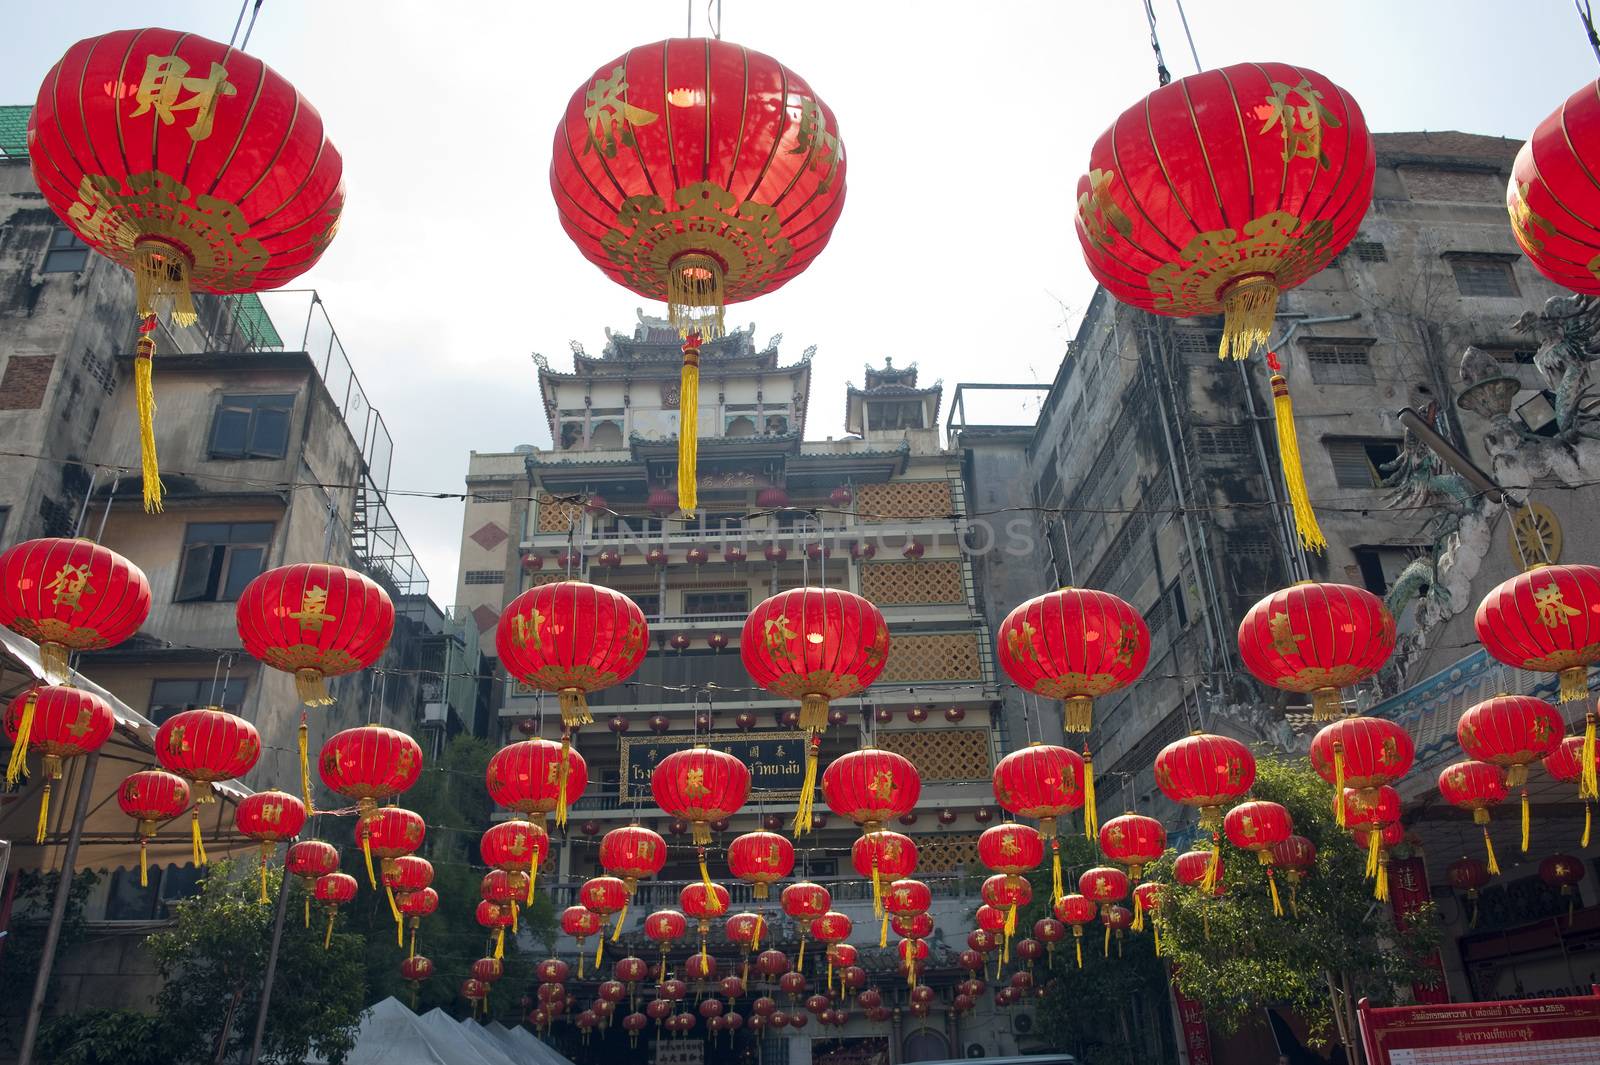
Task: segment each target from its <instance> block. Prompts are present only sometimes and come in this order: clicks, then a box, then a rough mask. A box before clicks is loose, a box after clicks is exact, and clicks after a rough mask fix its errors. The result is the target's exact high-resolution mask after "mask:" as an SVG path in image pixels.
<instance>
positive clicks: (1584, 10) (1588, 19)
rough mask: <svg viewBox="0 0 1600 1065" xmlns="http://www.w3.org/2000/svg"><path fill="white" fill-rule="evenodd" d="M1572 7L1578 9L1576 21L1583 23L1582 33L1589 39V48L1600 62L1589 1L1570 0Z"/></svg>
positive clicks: (1598, 44)
mask: <svg viewBox="0 0 1600 1065" xmlns="http://www.w3.org/2000/svg"><path fill="white" fill-rule="evenodd" d="M1572 3H1573V6H1574V7H1576V8H1577V9H1578V21H1580V22H1582V23H1583V32H1584V34H1585V35H1586V36H1587V37H1588V38H1589V47H1590V48H1591V49H1593V50H1594V57H1595V59H1597V60H1600V34H1597V33H1595V29H1594V10H1593V9H1592V7H1591V6H1590V4H1589V0H1572Z"/></svg>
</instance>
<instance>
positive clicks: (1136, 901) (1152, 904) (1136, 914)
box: [1133, 881, 1167, 956]
mask: <svg viewBox="0 0 1600 1065" xmlns="http://www.w3.org/2000/svg"><path fill="white" fill-rule="evenodd" d="M1166 890H1167V885H1165V884H1158V883H1154V882H1150V881H1146V882H1145V883H1143V884H1140V885H1139V886H1138V887H1136V888H1134V889H1133V930H1134V931H1135V932H1143V931H1144V924H1145V921H1144V915H1145V914H1147V913H1148V914H1150V915H1151V918H1150V930H1151V933H1152V935H1153V936H1154V938H1155V948H1156V954H1157V956H1159V955H1160V954H1161V926H1160V924H1158V923H1157V921H1156V919H1155V912H1156V910H1158V909H1160V908H1161V901H1162V895H1163V893H1165V892H1166Z"/></svg>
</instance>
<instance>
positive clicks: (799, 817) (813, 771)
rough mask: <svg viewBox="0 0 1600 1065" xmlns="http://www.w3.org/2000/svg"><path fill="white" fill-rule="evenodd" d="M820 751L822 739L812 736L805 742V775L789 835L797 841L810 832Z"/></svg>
mask: <svg viewBox="0 0 1600 1065" xmlns="http://www.w3.org/2000/svg"><path fill="white" fill-rule="evenodd" d="M821 750H822V737H821V736H818V735H815V734H813V735H812V736H811V738H810V739H809V740H807V741H806V775H805V779H804V780H802V781H801V782H800V798H799V801H798V802H797V803H796V804H795V811H794V826H793V830H792V832H791V833H790V834H791V835H792V836H793V837H794V838H795V839H799V838H800V837H801V836H803V835H805V834H806V833H807V832H810V831H811V811H812V802H813V798H814V796H813V793H814V792H815V791H816V790H817V758H818V755H819V754H820V753H821Z"/></svg>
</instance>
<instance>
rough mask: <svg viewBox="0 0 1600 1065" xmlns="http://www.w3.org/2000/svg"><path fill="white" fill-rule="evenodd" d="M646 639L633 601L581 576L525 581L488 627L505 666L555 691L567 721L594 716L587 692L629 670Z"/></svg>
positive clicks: (531, 684) (640, 657)
mask: <svg viewBox="0 0 1600 1065" xmlns="http://www.w3.org/2000/svg"><path fill="white" fill-rule="evenodd" d="M649 643H650V630H649V626H647V625H646V624H645V620H644V612H643V611H641V610H640V609H639V606H638V604H637V603H635V602H634V601H633V600H632V599H629V598H628V597H627V596H625V595H623V594H622V593H621V592H614V591H612V590H611V589H609V588H602V587H600V586H599V585H595V584H586V583H584V582H582V581H559V582H557V583H554V584H543V585H540V586H538V587H536V588H530V589H528V590H527V591H525V592H523V593H522V594H521V595H519V596H517V597H516V598H515V599H513V600H512V601H511V604H510V605H509V606H507V607H506V609H505V612H504V613H503V614H501V615H500V621H499V624H498V626H497V628H496V629H495V649H496V650H497V651H498V653H499V655H500V661H501V663H502V664H503V665H504V666H505V668H506V671H507V672H508V673H510V674H511V675H512V676H513V677H516V678H517V679H518V680H519V681H521V682H522V683H524V684H526V685H528V686H529V687H532V688H537V689H539V690H541V691H547V692H555V693H556V695H557V696H558V697H559V699H560V705H561V723H562V724H563V725H565V726H566V727H567V728H568V729H573V728H577V727H579V726H580V725H587V724H589V723H590V722H591V721H593V720H594V718H593V717H591V716H590V714H589V704H588V700H587V698H586V696H587V693H589V692H592V691H599V690H600V689H602V688H609V687H612V686H613V685H616V684H621V683H622V682H623V681H625V680H627V679H628V678H629V677H631V676H633V673H634V670H636V669H638V668H639V663H640V662H642V661H644V656H645V651H646V649H647V648H648V647H649Z"/></svg>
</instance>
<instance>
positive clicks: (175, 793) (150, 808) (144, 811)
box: [117, 769, 339, 887]
mask: <svg viewBox="0 0 1600 1065" xmlns="http://www.w3.org/2000/svg"><path fill="white" fill-rule="evenodd" d="M117 805H118V806H120V807H121V808H122V812H123V813H125V814H127V815H128V816H129V817H131V818H133V819H134V820H136V821H138V822H139V886H140V887H149V886H150V873H149V869H150V865H149V855H148V851H147V845H148V843H149V841H150V839H151V838H153V837H154V836H155V834H156V831H157V829H158V827H159V824H158V823H159V822H164V821H170V820H172V819H173V818H175V817H177V816H178V815H180V814H182V813H183V811H184V810H185V809H187V808H188V806H189V782H188V781H186V780H184V779H183V778H182V777H180V776H178V775H176V774H174V773H165V772H162V771H161V770H159V769H146V770H142V771H140V772H138V773H130V774H129V775H128V777H127V778H126V779H125V780H123V782H122V786H121V787H119V788H118V789H117ZM338 867H339V862H338V856H337V855H335V857H334V864H333V869H337V868H338ZM332 871H333V870H332V869H324V870H321V872H332Z"/></svg>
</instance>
